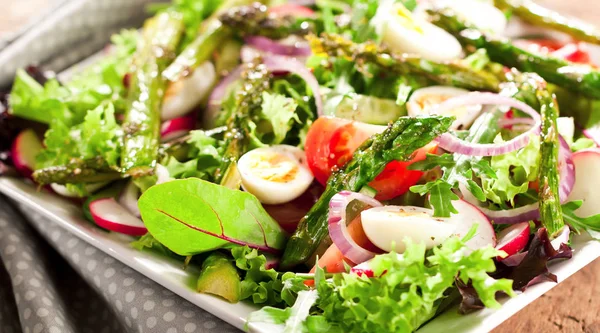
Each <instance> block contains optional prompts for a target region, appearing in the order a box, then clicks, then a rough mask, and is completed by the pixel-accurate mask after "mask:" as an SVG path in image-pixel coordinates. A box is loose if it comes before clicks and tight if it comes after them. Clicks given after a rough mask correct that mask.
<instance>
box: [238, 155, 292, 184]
mask: <svg viewBox="0 0 600 333" xmlns="http://www.w3.org/2000/svg"><path fill="white" fill-rule="evenodd" d="M249 167H250V170H251V171H250V172H251V173H252V174H253V175H255V176H256V177H259V178H262V179H264V180H268V181H272V182H277V183H287V182H290V181H292V180H294V178H296V175H297V174H298V162H297V161H295V160H294V159H292V158H290V157H289V156H287V155H284V154H277V153H261V154H256V155H255V156H253V157H252V160H251V162H250V164H249Z"/></svg>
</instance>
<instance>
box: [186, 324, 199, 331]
mask: <svg viewBox="0 0 600 333" xmlns="http://www.w3.org/2000/svg"><path fill="white" fill-rule="evenodd" d="M196 328H197V326H196V324H194V323H187V324H185V327H184V328H183V330H184V331H185V332H186V333H192V332H194V331H196Z"/></svg>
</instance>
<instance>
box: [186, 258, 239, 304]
mask: <svg viewBox="0 0 600 333" xmlns="http://www.w3.org/2000/svg"><path fill="white" fill-rule="evenodd" d="M196 290H197V291H198V292H200V293H205V294H212V295H216V296H220V297H222V298H224V299H226V300H227V301H228V302H229V303H237V302H239V301H240V298H241V294H242V283H241V280H240V275H239V274H238V272H237V269H236V267H235V265H234V264H233V262H232V258H230V257H228V256H227V255H225V254H223V253H221V252H213V253H211V254H210V255H209V256H208V257H207V258H206V259H204V262H203V263H202V271H201V272H200V276H199V277H198V282H197V283H196Z"/></svg>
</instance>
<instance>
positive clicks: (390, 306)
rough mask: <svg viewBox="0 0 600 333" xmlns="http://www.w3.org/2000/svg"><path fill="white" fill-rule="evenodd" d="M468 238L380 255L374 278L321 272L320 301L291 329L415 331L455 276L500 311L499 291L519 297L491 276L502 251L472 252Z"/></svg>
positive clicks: (283, 318) (278, 314)
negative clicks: (466, 242) (331, 276)
mask: <svg viewBox="0 0 600 333" xmlns="http://www.w3.org/2000/svg"><path fill="white" fill-rule="evenodd" d="M473 232H474V230H472V232H471V235H472V234H473ZM467 239H468V237H465V239H463V240H461V239H459V238H457V237H452V238H450V239H448V240H447V241H446V242H444V243H443V244H442V245H441V246H440V247H437V248H434V249H433V250H432V251H431V252H427V251H426V248H425V245H424V244H416V243H413V242H412V241H410V240H406V243H407V248H406V252H405V253H404V254H402V255H398V254H396V253H389V254H383V255H378V256H376V257H375V258H374V259H373V260H372V261H371V262H370V265H371V268H372V269H373V272H374V274H375V276H376V277H375V278H368V277H364V276H357V275H355V274H346V273H343V274H339V275H335V276H334V277H333V279H325V278H324V272H323V271H322V270H320V269H318V270H317V272H316V273H315V283H316V289H317V291H318V298H317V299H316V302H315V305H314V306H313V307H312V312H311V315H310V316H309V317H307V318H306V321H304V323H303V325H302V327H300V328H298V327H295V329H294V330H291V329H290V330H288V331H289V332H305V331H310V332H346V333H351V332H412V331H414V330H416V329H417V328H419V327H420V326H421V325H422V324H423V323H425V322H426V321H427V320H429V319H430V318H431V317H432V316H434V315H435V313H436V310H437V308H438V306H439V305H440V302H441V301H442V300H443V299H444V298H445V295H446V293H447V292H448V290H449V289H451V288H453V286H454V282H455V278H458V279H459V280H460V281H462V282H463V283H468V282H470V283H471V284H472V285H473V287H474V288H475V290H476V291H477V293H478V295H479V297H480V298H481V301H482V302H483V304H484V305H485V306H487V307H490V308H497V307H499V306H500V304H499V303H498V302H497V301H496V293H497V292H504V293H506V294H508V295H510V296H513V295H514V291H513V290H512V281H511V280H506V279H500V280H496V279H494V278H492V277H490V276H489V275H488V273H491V272H493V271H495V269H496V267H495V265H494V261H493V258H494V257H496V256H498V255H500V254H501V252H500V251H498V250H496V249H494V248H492V247H487V248H482V249H478V250H475V251H472V252H469V250H468V249H467V247H466V246H465V241H466V240H467ZM293 314H294V311H293V310H290V309H289V308H288V309H275V308H268V307H267V308H263V309H262V310H260V311H258V312H256V313H253V314H252V315H251V316H250V318H249V319H250V321H257V320H260V321H267V322H272V323H279V324H283V323H287V321H288V320H289V319H290V318H292V317H293ZM286 326H288V325H286ZM309 327H310V329H309ZM288 328H289V326H288Z"/></svg>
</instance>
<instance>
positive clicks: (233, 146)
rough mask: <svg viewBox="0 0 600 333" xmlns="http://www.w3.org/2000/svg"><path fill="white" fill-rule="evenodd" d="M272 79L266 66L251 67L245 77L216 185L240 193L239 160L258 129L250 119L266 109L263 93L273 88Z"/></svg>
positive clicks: (231, 109)
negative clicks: (254, 127)
mask: <svg viewBox="0 0 600 333" xmlns="http://www.w3.org/2000/svg"><path fill="white" fill-rule="evenodd" d="M270 78H271V75H270V74H269V72H268V71H267V69H266V67H265V66H264V65H257V64H248V69H247V70H246V71H244V73H243V74H242V81H243V85H242V89H240V90H239V91H237V92H236V94H235V99H234V103H233V104H232V105H229V106H226V107H227V108H229V111H228V114H229V118H228V119H227V132H226V134H225V142H224V144H223V147H225V148H224V149H225V151H224V154H223V159H222V162H221V165H220V166H219V168H218V169H217V171H216V172H215V182H216V183H218V184H221V185H224V186H226V187H229V188H232V189H238V188H239V187H240V184H241V180H240V178H239V176H236V174H237V167H236V163H237V160H238V159H239V158H240V157H241V156H242V155H243V154H244V153H245V152H246V151H247V149H248V145H249V144H250V142H249V139H250V138H249V135H248V134H249V133H250V132H252V128H251V127H252V126H253V125H255V124H254V123H253V122H252V120H251V119H250V116H251V115H252V114H253V112H255V111H256V110H257V109H258V108H260V107H261V106H262V105H263V99H262V97H263V92H264V91H265V90H267V88H268V87H269V80H270Z"/></svg>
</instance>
